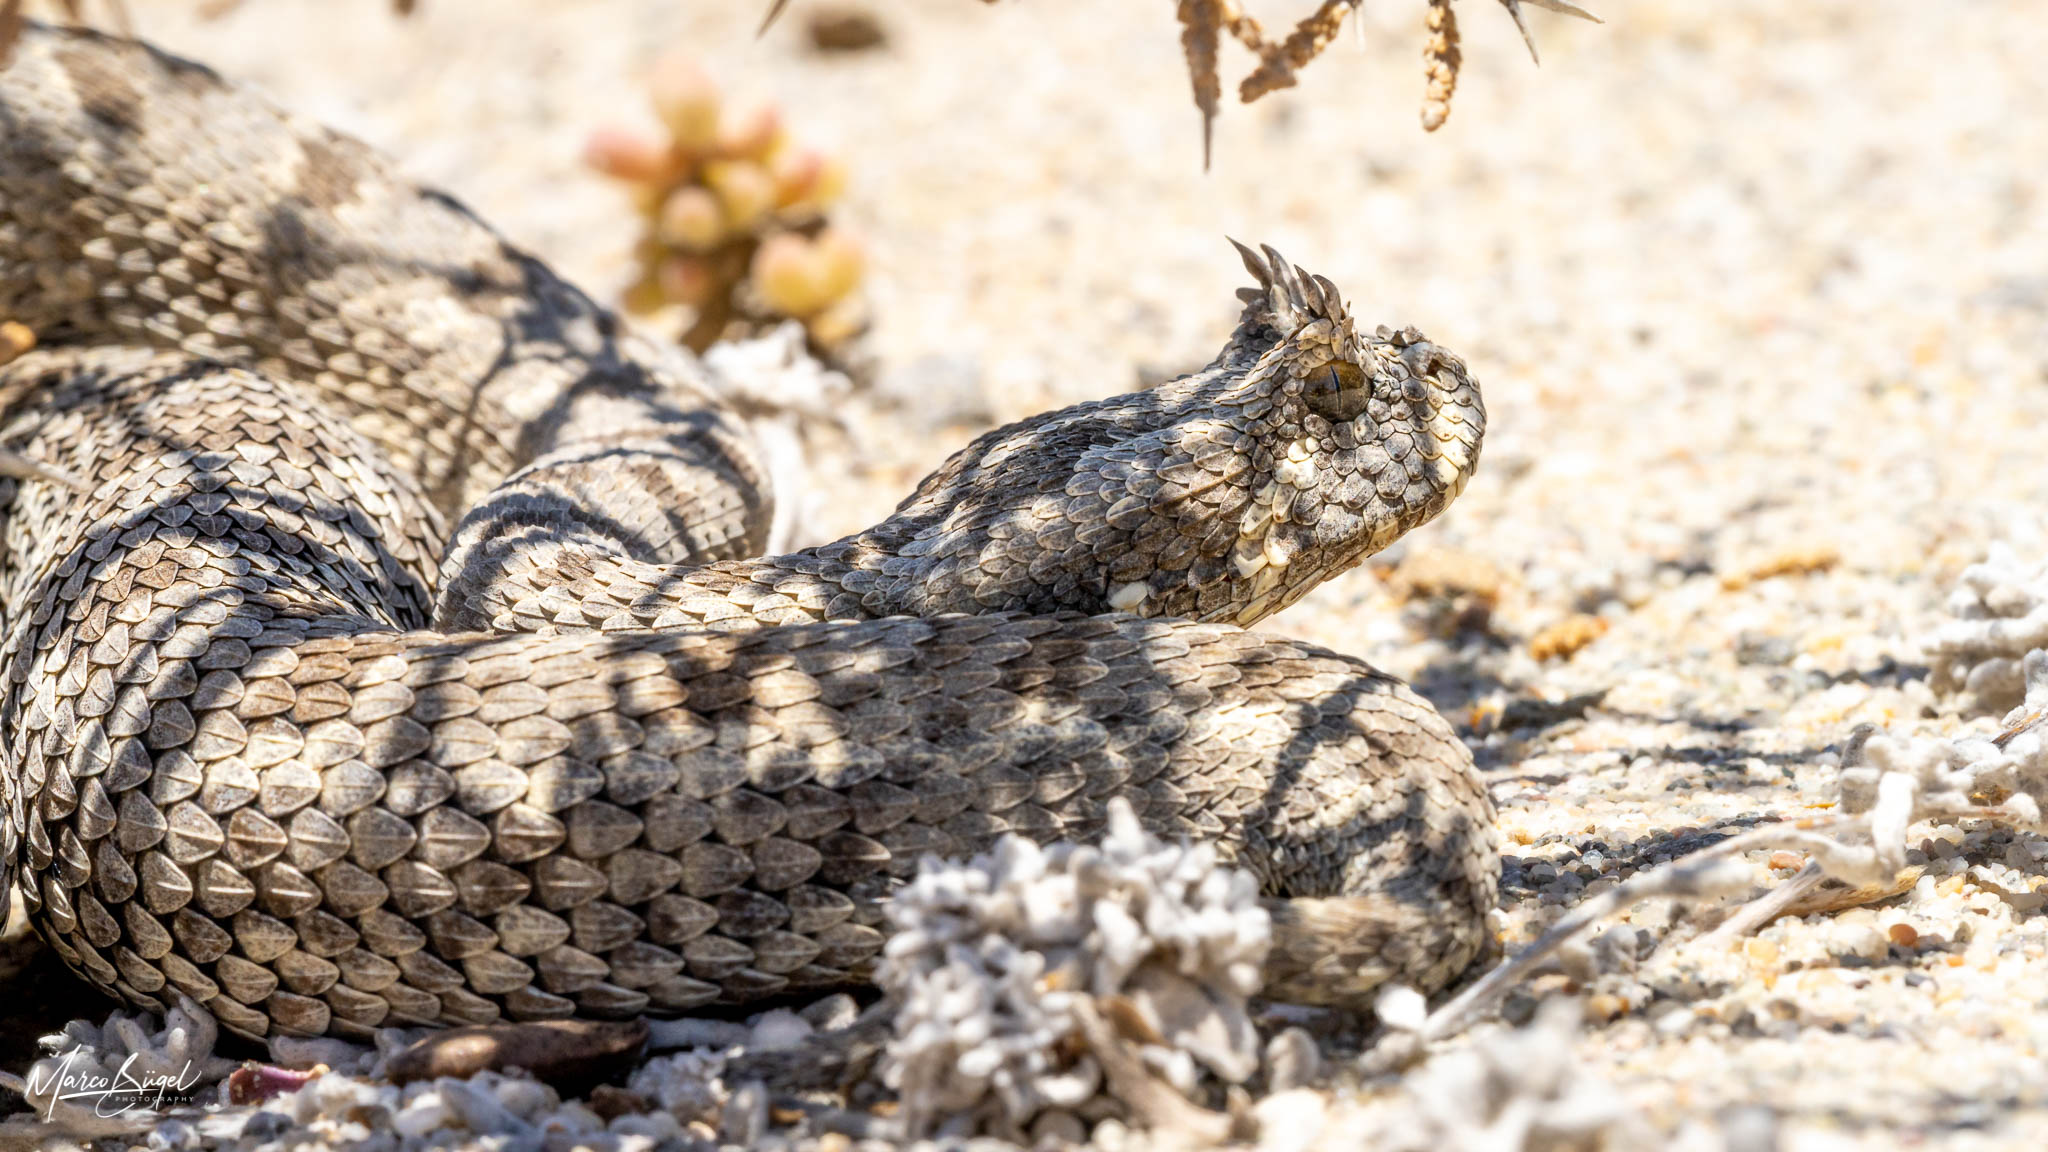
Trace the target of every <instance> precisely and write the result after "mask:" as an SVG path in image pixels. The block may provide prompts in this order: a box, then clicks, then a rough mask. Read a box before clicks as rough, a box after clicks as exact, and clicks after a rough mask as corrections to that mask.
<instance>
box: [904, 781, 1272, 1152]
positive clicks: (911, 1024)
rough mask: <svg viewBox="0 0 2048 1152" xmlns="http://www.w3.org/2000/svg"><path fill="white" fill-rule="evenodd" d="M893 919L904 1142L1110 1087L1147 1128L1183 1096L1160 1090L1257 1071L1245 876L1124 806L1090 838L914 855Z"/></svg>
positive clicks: (1263, 943)
mask: <svg viewBox="0 0 2048 1152" xmlns="http://www.w3.org/2000/svg"><path fill="white" fill-rule="evenodd" d="M889 916H890V919H891V921H892V922H893V925H894V929H895V931H894V934H893V935H892V937H891V939H890V941H889V943H888V945H887V946H886V950H885V951H884V954H883V955H884V959H883V962H882V965H881V969H880V972H879V973H878V980H879V982H880V983H881V985H882V987H883V989H884V990H885V991H886V992H887V993H888V994H889V995H890V997H891V998H892V999H893V1000H894V1001H895V1003H896V1005H897V1008H896V1024H895V1034H894V1037H893V1039H892V1041H891V1042H890V1044H889V1047H888V1049H887V1051H886V1053H885V1055H884V1058H883V1077H884V1082H885V1083H887V1084H888V1085H889V1086H890V1087H892V1088H895V1089H896V1090H897V1091H898V1092H899V1093H900V1094H901V1098H902V1106H903V1118H904V1125H905V1129H906V1131H907V1133H908V1134H909V1135H911V1136H920V1135H927V1134H933V1133H940V1134H944V1135H970V1134H973V1133H975V1132H986V1133H990V1134H994V1135H999V1136H1007V1137H1010V1138H1017V1137H1019V1136H1021V1135H1022V1134H1023V1133H1024V1132H1025V1130H1026V1129H1027V1127H1029V1126H1030V1125H1031V1124H1032V1122H1033V1121H1034V1120H1036V1119H1039V1118H1040V1117H1041V1116H1042V1114H1045V1113H1048V1112H1058V1111H1065V1110H1069V1109H1073V1108H1076V1107H1078V1106H1079V1105H1081V1104H1082V1103H1084V1102H1086V1101H1088V1100H1089V1099H1090V1098H1092V1097H1094V1096H1096V1095H1098V1093H1104V1092H1106V1094H1107V1095H1109V1096H1111V1097H1115V1098H1120V1099H1122V1102H1123V1103H1124V1104H1125V1105H1126V1106H1127V1107H1129V1109H1130V1110H1131V1112H1132V1113H1133V1115H1134V1118H1136V1119H1139V1120H1140V1121H1142V1122H1148V1123H1155V1124H1157V1123H1160V1122H1162V1117H1161V1116H1160V1115H1158V1113H1159V1112H1160V1111H1161V1110H1162V1109H1165V1110H1168V1111H1171V1110H1172V1109H1175V1108H1177V1107H1180V1106H1181V1105H1182V1104H1184V1100H1183V1101H1179V1102H1173V1101H1169V1100H1167V1099H1166V1097H1165V1096H1162V1095H1160V1094H1159V1093H1157V1092H1154V1091H1153V1089H1154V1088H1155V1087H1156V1088H1158V1089H1162V1090H1163V1089H1164V1088H1165V1085H1166V1084H1170V1085H1172V1086H1173V1087H1174V1088H1176V1089H1178V1090H1179V1092H1180V1093H1183V1094H1192V1093H1193V1092H1195V1091H1196V1090H1197V1089H1198V1087H1199V1082H1200V1081H1201V1080H1202V1078H1203V1076H1204V1074H1205V1073H1206V1075H1207V1076H1208V1077H1212V1078H1214V1079H1216V1080H1220V1081H1223V1082H1227V1083H1239V1082H1242V1081H1243V1080H1245V1079H1246V1078H1248V1077H1249V1076H1250V1075H1251V1074H1252V1073H1253V1072H1254V1071H1256V1070H1257V1068H1258V1062H1259V1048H1258V1036H1257V1033H1256V1032H1255V1030H1254V1029H1253V1028H1252V1024H1251V1019H1250V1016H1249V1015H1248V1013H1247V1011H1246V1000H1247V999H1248V998H1249V997H1250V996H1251V995H1252V994H1253V993H1255V992H1257V991H1258V987H1259V980H1260V969H1261V966H1262V965H1263V963H1264V961H1265V955H1266V951H1267V948H1268V946H1269V943H1270V935H1269V933H1270V921H1269V919H1268V917H1267V914H1266V911H1265V909H1264V908H1263V907H1262V906H1261V905H1260V903H1259V899H1258V885H1257V882H1256V881H1255V880H1254V879H1253V878H1252V877H1251V876H1250V875H1249V874H1247V873H1244V872H1241V871H1238V870H1236V869H1233V868H1228V867H1224V866H1222V865H1221V864H1220V863H1219V862H1218V860H1217V858H1216V852H1215V849H1214V847H1213V846H1210V845H1207V844H1197V845H1192V846H1188V845H1180V846H1169V845H1163V844H1161V843H1160V842H1158V841H1156V840H1154V839H1153V838H1152V837H1150V836H1148V835H1146V834H1145V832H1144V830H1143V829H1142V828H1141V827H1140V826H1139V824H1138V819H1137V817H1136V815H1135V814H1133V813H1132V811H1131V809H1130V806H1129V805H1128V804H1126V803H1124V802H1123V801H1122V800H1117V801H1114V802H1112V804H1111V806H1110V812H1109V827H1108V832H1107V835H1106V836H1105V837H1104V839H1103V842H1102V845H1101V847H1099V848H1096V847H1090V846H1085V845H1073V844H1057V845H1054V846H1052V847H1050V848H1040V847H1039V846H1038V845H1036V844H1034V843H1032V842H1031V841H1029V840H1025V839H1023V838H1021V837H1015V836H1012V837H1005V838H1004V839H1003V840H1002V841H1001V842H999V843H998V844H997V846H996V847H995V849H994V850H993V851H991V852H989V853H987V854H984V855H982V856H979V857H976V858H975V859H974V860H972V861H969V862H967V863H964V864H955V863H939V862H936V861H926V862H925V865H924V867H923V868H922V869H921V870H920V871H919V873H918V875H917V877H916V879H914V880H913V881H912V882H911V883H910V884H909V885H907V886H906V887H905V888H904V889H903V890H902V891H900V892H898V893H897V894H896V895H895V896H894V897H893V898H892V899H891V902H890V909H889ZM1105 1046H1108V1048H1109V1050H1105ZM1134 1053H1135V1055H1134ZM1147 1076H1149V1077H1151V1078H1152V1082H1145V1078H1146V1077H1147ZM1105 1081H1106V1082H1107V1084H1106V1087H1105ZM1156 1081H1164V1082H1165V1083H1164V1084H1158V1083H1156ZM1133 1097H1139V1098H1137V1099H1134V1098H1133ZM1188 1107H1190V1108H1191V1107H1192V1106H1188ZM1147 1114H1149V1115H1147ZM1175 1115H1177V1116H1179V1118H1180V1119H1187V1118H1188V1115H1181V1114H1178V1113H1176V1114H1175ZM1189 1115H1191V1113H1190V1114H1189ZM1203 1115H1205V1116H1206V1115H1209V1114H1207V1113H1204V1114H1203ZM1166 1119H1171V1117H1167V1118H1166Z"/></svg>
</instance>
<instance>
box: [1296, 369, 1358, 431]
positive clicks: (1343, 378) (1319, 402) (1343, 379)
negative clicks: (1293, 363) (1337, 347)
mask: <svg viewBox="0 0 2048 1152" xmlns="http://www.w3.org/2000/svg"><path fill="white" fill-rule="evenodd" d="M1301 393H1302V397H1303V398H1304V399H1306V400H1307V401H1308V407H1309V411H1311V412H1314V413H1315V414H1316V415H1318V416H1321V417H1322V418H1323V419H1325V420H1328V421H1330V422H1331V423H1333V424H1343V423H1347V422H1349V421H1352V420H1356V419H1358V414H1359V413H1361V412H1363V411H1365V405H1366V402H1367V401H1369V400H1371V399H1372V388H1371V386H1370V385H1369V384H1368V382H1367V380H1366V378H1365V369H1363V368H1360V367H1359V366H1358V365H1356V364H1353V363H1352V362H1351V361H1349V360H1331V361H1327V362H1325V363H1323V364H1318V365H1317V366H1316V367H1314V368H1312V369H1310V370H1309V373H1308V377H1307V378H1306V379H1305V380H1304V381H1303V382H1302V388H1301Z"/></svg>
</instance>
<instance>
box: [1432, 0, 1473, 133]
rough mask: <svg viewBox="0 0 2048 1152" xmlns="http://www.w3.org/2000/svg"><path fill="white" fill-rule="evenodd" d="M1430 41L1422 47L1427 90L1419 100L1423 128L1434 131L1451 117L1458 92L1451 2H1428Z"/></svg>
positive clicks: (1457, 55) (1457, 56)
mask: <svg viewBox="0 0 2048 1152" xmlns="http://www.w3.org/2000/svg"><path fill="white" fill-rule="evenodd" d="M1427 19H1428V23H1429V41H1428V43H1426V44H1424V45H1423V48H1422V59H1423V61H1424V69H1423V70H1424V74H1425V75H1426V76H1427V77H1428V78H1429V88H1428V90H1427V91H1426V92H1425V93H1424V94H1423V97H1422V128H1423V131H1425V132H1434V131H1436V130H1437V129H1439V128H1441V127H1443V126H1444V121H1445V120H1447V119H1449V118H1450V115H1451V95H1452V94H1453V93H1455V92H1456V91H1457V90H1458V66H1459V65H1460V64H1461V63H1462V62H1463V61H1464V56H1463V55H1462V54H1461V53H1460V52H1459V51H1458V14H1457V13H1455V12H1453V11H1451V0H1429V14H1428V17H1427Z"/></svg>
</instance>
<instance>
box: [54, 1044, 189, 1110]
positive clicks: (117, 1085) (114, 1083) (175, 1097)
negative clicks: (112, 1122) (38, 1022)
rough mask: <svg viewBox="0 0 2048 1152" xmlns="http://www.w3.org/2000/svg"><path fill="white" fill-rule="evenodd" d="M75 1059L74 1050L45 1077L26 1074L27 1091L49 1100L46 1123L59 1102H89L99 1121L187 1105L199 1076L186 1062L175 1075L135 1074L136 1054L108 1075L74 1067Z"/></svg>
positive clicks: (103, 1070)
mask: <svg viewBox="0 0 2048 1152" xmlns="http://www.w3.org/2000/svg"><path fill="white" fill-rule="evenodd" d="M77 1055H78V1052H77V1051H76V1050H74V1051H71V1052H68V1053H66V1054H65V1055H64V1059H63V1060H62V1061H61V1062H59V1063H58V1065H57V1068H56V1070H55V1071H54V1072H51V1073H49V1074H48V1075H47V1076H39V1075H38V1074H37V1073H36V1072H34V1071H31V1072H30V1073H29V1077H28V1088H29V1091H30V1092H31V1093H34V1094H35V1095H37V1096H47V1098H48V1100H49V1103H48V1104H46V1105H44V1116H43V1118H44V1119H46V1120H47V1119H51V1118H52V1117H53V1116H54V1114H55V1112H56V1109H57V1104H58V1102H59V1101H66V1102H76V1103H79V1104H81V1105H83V1104H84V1103H85V1102H87V1101H90V1102H91V1106H92V1109H93V1114H94V1115H96V1116H100V1117H102V1118H107V1117H113V1116H119V1115H121V1114H122V1113H124V1112H128V1111H131V1110H133V1109H136V1108H144V1109H148V1110H151V1111H158V1110H161V1109H163V1108H164V1107H165V1106H167V1105H173V1104H185V1103H189V1102H190V1101H191V1099H192V1086H193V1085H195V1084H197V1083H198V1082H199V1073H198V1072H196V1071H194V1070H193V1068H192V1062H191V1061H190V1060H187V1061H186V1062H185V1066H184V1067H183V1068H181V1069H179V1070H178V1072H177V1073H176V1074H175V1075H173V1074H169V1073H163V1072H138V1071H136V1070H135V1068H134V1064H135V1060H136V1057H137V1056H138V1055H139V1053H130V1054H129V1056H128V1059H126V1060H124V1061H122V1062H121V1066H120V1067H119V1068H117V1069H115V1070H114V1071H113V1072H112V1073H111V1074H110V1073H108V1072H107V1071H106V1070H105V1069H102V1068H99V1067H96V1066H94V1065H91V1064H83V1065H81V1064H77V1063H75V1062H74V1061H75V1058H76V1057H77Z"/></svg>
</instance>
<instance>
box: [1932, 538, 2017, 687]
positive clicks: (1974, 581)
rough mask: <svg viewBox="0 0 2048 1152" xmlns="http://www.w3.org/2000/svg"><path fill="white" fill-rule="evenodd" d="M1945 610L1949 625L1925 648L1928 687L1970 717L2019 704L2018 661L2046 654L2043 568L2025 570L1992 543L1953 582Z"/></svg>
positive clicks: (2013, 554)
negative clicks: (2039, 652) (1929, 675)
mask: <svg viewBox="0 0 2048 1152" xmlns="http://www.w3.org/2000/svg"><path fill="white" fill-rule="evenodd" d="M1946 608H1947V610H1948V614H1949V616H1950V619H1949V620H1948V621H1946V622H1945V623H1943V624H1942V625H1941V626H1940V627H1939V628H1937V629H1936V630H1935V632H1934V634H1933V635H1931V636H1929V637H1927V639H1926V640H1925V641H1923V642H1922V648H1923V650H1924V652H1925V656H1926V660H1927V663H1928V664H1929V666H1930V667H1931V669H1932V671H1933V676H1932V684H1931V686H1932V687H1933V688H1934V690H1935V691H1937V692H1942V693H1947V694H1950V695H1952V696H1954V697H1955V699H1956V702H1957V704H1958V705H1959V706H1960V707H1961V709H1962V710H1963V711H1965V712H1969V713H1975V714H1980V715H1981V714H1985V713H1998V712H2003V711H2005V710H2006V709H2009V708H2011V707H2013V706H2014V705H2015V704H2018V703H2019V701H2020V697H2021V695H2022V694H2023V693H2024V692H2025V690H2026V685H2025V676H2024V674H2023V672H2022V669H2021V662H2022V661H2023V660H2024V659H2025V658H2026V655H2027V653H2029V652H2032V651H2037V650H2040V649H2048V565H2044V566H2038V567H2036V566H2029V565H2026V564H2023V563H2021V562H2020V559H2019V556H2018V554H2017V553H2016V552H2014V550H2013V548H2012V547H2011V546H2010V545H2008V544H2004V543H1997V544H1993V545H1992V546H1991V550H1990V554H1989V555H1987V556H1986V557H1985V558H1984V559H1983V560H1982V561H1981V562H1979V563H1976V564H1972V565H1970V566H1969V567H1968V568H1965V569H1963V572H1962V575H1960V576H1958V577H1957V578H1956V585H1955V588H1954V590H1953V591H1951V592H1950V593H1949V597H1948V603H1947V605H1946Z"/></svg>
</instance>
